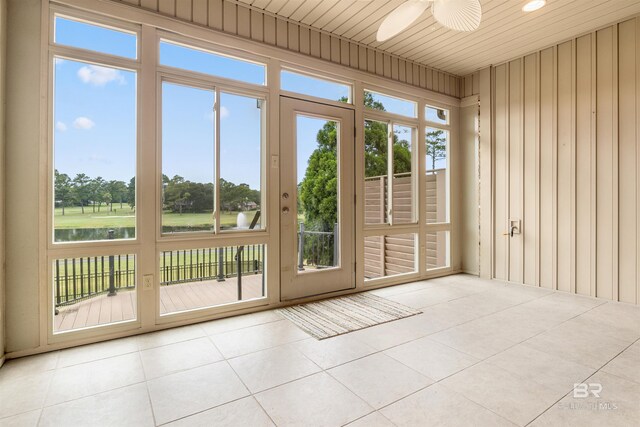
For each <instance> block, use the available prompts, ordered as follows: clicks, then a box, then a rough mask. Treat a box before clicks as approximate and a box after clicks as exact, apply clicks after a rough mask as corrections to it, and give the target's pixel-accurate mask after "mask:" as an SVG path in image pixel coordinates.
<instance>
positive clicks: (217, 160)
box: [213, 88, 220, 234]
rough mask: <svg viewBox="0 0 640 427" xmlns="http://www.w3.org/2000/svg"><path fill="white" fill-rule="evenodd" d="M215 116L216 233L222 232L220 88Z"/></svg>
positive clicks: (214, 199)
mask: <svg viewBox="0 0 640 427" xmlns="http://www.w3.org/2000/svg"><path fill="white" fill-rule="evenodd" d="M215 94H216V95H215V105H214V111H213V117H214V126H215V129H214V141H213V144H214V147H215V148H214V154H215V161H214V175H213V176H214V198H213V209H214V212H215V213H214V216H215V233H216V234H219V233H220V90H219V89H218V88H216V89H215Z"/></svg>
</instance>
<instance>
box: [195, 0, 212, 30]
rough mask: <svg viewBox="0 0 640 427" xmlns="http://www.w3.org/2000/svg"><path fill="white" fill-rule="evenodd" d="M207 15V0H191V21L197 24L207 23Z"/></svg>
mask: <svg viewBox="0 0 640 427" xmlns="http://www.w3.org/2000/svg"><path fill="white" fill-rule="evenodd" d="M208 15H209V11H208V8H207V0H193V22H195V23H196V24H199V25H207V22H208V19H209V16H208Z"/></svg>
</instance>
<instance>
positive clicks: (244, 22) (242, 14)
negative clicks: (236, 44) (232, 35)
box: [237, 7, 251, 38]
mask: <svg viewBox="0 0 640 427" xmlns="http://www.w3.org/2000/svg"><path fill="white" fill-rule="evenodd" d="M237 13H238V35H239V36H242V37H247V38H250V37H251V10H250V9H247V8H246V7H238V9H237Z"/></svg>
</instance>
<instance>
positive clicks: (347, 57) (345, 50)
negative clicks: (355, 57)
mask: <svg viewBox="0 0 640 427" xmlns="http://www.w3.org/2000/svg"><path fill="white" fill-rule="evenodd" d="M339 42H340V63H341V64H342V65H346V66H347V67H348V66H349V64H350V63H351V52H350V51H349V42H348V41H346V40H340V41H339Z"/></svg>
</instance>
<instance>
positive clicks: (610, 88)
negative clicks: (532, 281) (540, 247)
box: [596, 28, 615, 299]
mask: <svg viewBox="0 0 640 427" xmlns="http://www.w3.org/2000/svg"><path fill="white" fill-rule="evenodd" d="M613 43H614V38H613V29H612V28H605V29H603V30H600V31H598V32H597V33H596V46H597V52H596V67H597V68H596V103H597V105H596V108H597V112H598V113H597V115H596V120H597V122H596V159H597V167H596V185H597V186H596V194H597V196H596V218H597V221H596V241H597V246H596V260H597V261H596V263H597V264H596V296H598V297H604V298H609V299H610V298H612V297H613V283H612V280H613V268H614V266H613V237H612V234H613V233H614V229H613V191H614V188H613V144H614V143H615V142H614V140H613V126H614V123H613V100H614V93H613V92H614V85H613V58H614V55H613V46H614V45H613Z"/></svg>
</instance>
